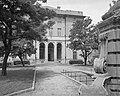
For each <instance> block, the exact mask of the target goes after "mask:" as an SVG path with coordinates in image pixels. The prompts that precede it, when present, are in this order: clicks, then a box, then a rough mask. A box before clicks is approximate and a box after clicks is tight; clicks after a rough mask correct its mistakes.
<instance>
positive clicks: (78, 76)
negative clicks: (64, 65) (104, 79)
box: [62, 70, 94, 85]
mask: <svg viewBox="0 0 120 96" xmlns="http://www.w3.org/2000/svg"><path fill="white" fill-rule="evenodd" d="M62 73H63V74H64V75H67V76H69V77H71V78H73V79H75V80H77V81H79V82H82V83H85V84H86V85H90V84H92V82H93V81H94V79H93V78H92V77H91V76H88V75H86V74H84V73H82V72H81V71H67V70H63V71H62Z"/></svg>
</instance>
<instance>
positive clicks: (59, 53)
mask: <svg viewBox="0 0 120 96" xmlns="http://www.w3.org/2000/svg"><path fill="white" fill-rule="evenodd" d="M61 55H62V45H61V43H58V44H57V59H58V60H59V59H61Z"/></svg>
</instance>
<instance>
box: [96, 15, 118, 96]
mask: <svg viewBox="0 0 120 96" xmlns="http://www.w3.org/2000/svg"><path fill="white" fill-rule="evenodd" d="M98 28H99V31H100V34H99V37H100V40H101V42H103V41H105V43H104V45H105V44H106V47H104V50H106V51H105V52H104V54H106V55H104V56H105V57H106V71H107V73H108V74H109V76H111V78H109V79H108V80H107V81H106V82H104V83H105V84H104V85H105V87H106V89H107V91H108V94H109V96H120V16H111V17H110V18H108V19H106V20H104V21H103V22H101V23H100V24H99V25H98Z"/></svg>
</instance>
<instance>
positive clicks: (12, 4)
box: [0, 0, 55, 75]
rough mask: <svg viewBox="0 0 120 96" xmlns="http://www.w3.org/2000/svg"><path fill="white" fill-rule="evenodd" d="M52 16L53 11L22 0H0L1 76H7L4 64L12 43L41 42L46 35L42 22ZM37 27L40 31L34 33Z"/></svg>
mask: <svg viewBox="0 0 120 96" xmlns="http://www.w3.org/2000/svg"><path fill="white" fill-rule="evenodd" d="M54 15H55V12H54V11H51V10H49V9H44V8H42V7H41V6H40V5H39V4H37V5H32V4H31V3H30V2H23V1H22V0H0V39H1V40H2V42H3V45H4V52H5V53H4V60H3V67H2V75H6V74H7V73H6V68H7V66H6V64H7V58H8V56H9V54H10V52H11V48H12V42H14V41H16V40H18V39H27V40H42V36H43V35H45V33H46V31H45V29H44V26H46V25H44V24H43V21H46V20H48V19H49V18H52V17H53V16H54ZM39 27H40V28H41V30H38V31H36V29H37V28H38V29H39ZM42 28H43V29H44V30H42Z"/></svg>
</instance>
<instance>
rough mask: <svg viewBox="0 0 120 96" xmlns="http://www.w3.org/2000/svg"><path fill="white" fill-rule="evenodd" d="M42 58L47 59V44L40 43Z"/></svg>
mask: <svg viewBox="0 0 120 96" xmlns="http://www.w3.org/2000/svg"><path fill="white" fill-rule="evenodd" d="M39 52H40V54H39V55H40V59H45V44H44V43H40V51H39Z"/></svg>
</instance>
